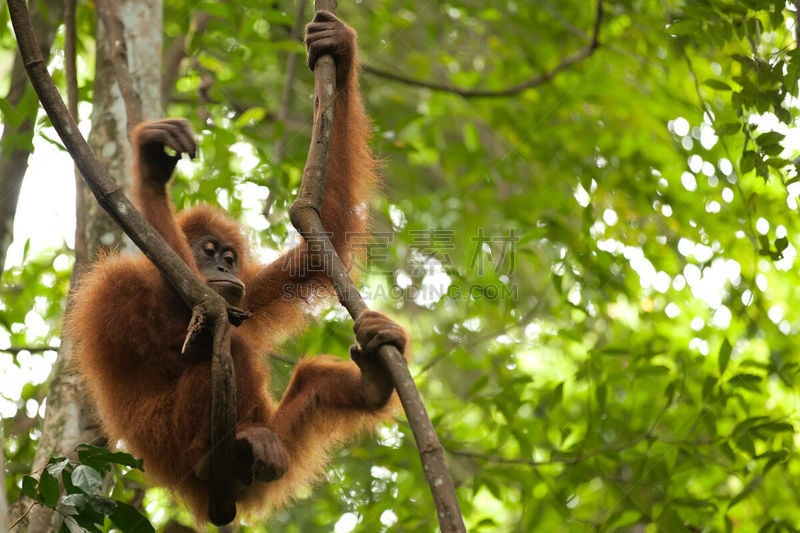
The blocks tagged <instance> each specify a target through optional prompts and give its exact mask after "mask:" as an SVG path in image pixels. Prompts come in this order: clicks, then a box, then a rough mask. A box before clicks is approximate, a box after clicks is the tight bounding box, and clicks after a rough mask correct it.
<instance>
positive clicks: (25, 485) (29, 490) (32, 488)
mask: <svg viewBox="0 0 800 533" xmlns="http://www.w3.org/2000/svg"><path fill="white" fill-rule="evenodd" d="M38 484H39V482H38V481H37V480H36V478H34V477H31V476H25V477H23V478H22V494H24V495H25V496H27V497H28V498H30V499H32V500H35V499H36V487H37V485H38Z"/></svg>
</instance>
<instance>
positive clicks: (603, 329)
mask: <svg viewBox="0 0 800 533" xmlns="http://www.w3.org/2000/svg"><path fill="white" fill-rule="evenodd" d="M167 4H168V5H167V6H166V10H167V11H166V15H165V31H166V34H167V44H169V43H170V42H171V41H172V40H174V39H176V38H179V37H182V36H184V35H188V39H187V41H186V42H187V45H188V51H189V54H190V58H189V59H188V60H187V61H184V63H182V67H181V71H180V77H179V79H178V82H177V84H176V88H175V90H174V92H173V101H172V103H171V105H170V107H169V113H168V114H169V115H171V116H187V117H189V118H190V119H192V120H193V121H194V123H195V128H196V130H197V131H198V132H200V134H201V141H200V147H201V158H200V161H199V162H198V163H197V164H195V165H193V166H191V165H187V166H186V167H185V168H184V167H182V174H181V176H179V178H178V181H177V183H176V186H175V188H174V197H175V198H176V199H177V201H178V203H179V204H180V205H181V206H185V205H189V204H192V203H195V202H198V201H212V202H221V203H223V205H225V206H226V207H227V208H229V209H230V210H231V211H232V212H233V213H234V214H236V215H237V216H238V215H242V216H243V219H244V220H245V221H246V223H247V224H249V225H251V226H253V228H254V232H253V237H254V240H256V241H258V242H259V243H260V244H261V245H263V247H265V248H270V249H280V248H281V247H284V246H287V245H291V243H292V239H291V238H290V235H291V233H290V232H289V231H288V229H287V228H288V222H287V217H286V216H285V215H286V207H287V206H288V204H289V202H291V201H292V199H293V198H294V194H295V193H296V189H297V186H298V184H299V180H300V174H301V172H302V167H303V164H304V161H305V154H306V152H307V150H308V143H309V131H310V116H311V107H312V99H311V90H312V89H311V84H310V81H311V76H310V73H309V72H308V71H307V69H305V68H304V67H303V65H302V61H300V63H299V65H298V71H297V74H296V76H295V77H294V78H293V79H292V80H291V82H292V83H291V85H289V94H290V95H291V96H292V100H291V105H290V106H289V108H288V109H282V108H281V106H282V97H281V96H282V94H283V91H284V88H285V87H286V85H287V76H286V64H287V54H288V53H289V52H291V51H302V47H301V45H300V44H299V43H298V42H296V41H294V40H292V39H291V37H290V34H289V29H290V28H291V25H292V23H293V20H292V18H293V16H294V13H295V10H294V9H295V6H294V5H293V3H291V2H272V3H270V5H269V6H268V7H265V6H264V5H263V2H258V3H257V2H253V1H243V2H237V3H219V2H199V3H198V2H194V3H190V2H183V1H178V2H169V3H167ZM487 4H491V5H487ZM790 4H791V3H790ZM603 5H604V16H603V19H602V22H601V27H600V35H599V43H600V45H599V47H598V48H597V50H595V51H594V52H593V53H592V54H591V55H589V56H588V57H586V58H584V59H582V60H580V61H577V62H575V63H574V64H571V65H569V66H567V67H566V68H563V69H561V70H559V71H558V73H557V74H556V75H555V76H553V77H552V78H550V79H548V80H547V81H546V82H545V83H543V84H542V85H539V86H537V87H535V88H533V89H530V90H526V91H521V92H518V93H516V94H514V95H511V96H505V97H498V98H462V97H459V96H457V95H455V94H453V93H452V92H448V91H446V90H435V89H432V88H429V87H422V86H420V85H415V84H413V83H411V84H404V83H399V82H397V81H393V80H390V79H387V78H385V77H382V76H379V75H376V74H374V73H372V72H371V71H369V70H366V71H365V72H364V73H363V74H362V76H361V81H362V89H363V93H364V99H365V103H366V105H367V108H368V109H369V111H370V114H371V115H372V117H373V124H374V139H373V146H374V148H375V151H376V153H377V154H378V155H379V157H380V158H381V159H382V161H383V163H384V168H383V174H384V176H385V181H386V183H387V187H386V188H385V191H384V192H385V199H384V200H381V201H379V202H378V203H377V205H376V206H375V207H376V212H375V217H374V221H375V224H374V226H375V229H376V239H375V243H374V244H373V247H372V249H371V253H370V261H369V263H368V264H367V265H365V268H363V269H362V270H363V272H362V276H361V279H362V284H363V288H364V292H365V294H367V295H368V296H370V298H371V304H372V305H373V306H375V307H377V308H381V309H383V310H386V311H387V312H389V313H391V314H392V315H393V316H397V317H398V319H399V320H400V322H401V323H403V324H404V325H407V326H408V327H409V329H410V331H411V334H412V337H413V339H414V356H413V361H412V371H413V374H414V376H415V378H416V380H417V382H418V384H419V387H420V389H421V391H422V394H423V398H424V399H425V402H426V405H427V407H428V410H429V412H430V414H431V417H432V418H433V420H434V423H435V425H436V427H437V431H438V433H439V436H440V438H441V440H442V442H443V444H444V446H445V448H446V450H447V452H448V461H449V464H450V466H451V469H452V472H453V475H454V478H455V480H456V483H457V485H458V495H459V498H460V502H461V507H462V510H463V512H464V515H465V519H466V522H467V526H468V528H469V530H470V531H519V532H529V531H551V530H554V529H557V528H562V529H566V530H569V531H584V530H586V531H588V530H600V531H616V530H620V531H625V530H637V531H639V530H646V531H679V530H683V529H690V530H695V529H697V530H700V529H707V530H714V531H717V530H720V531H723V530H726V531H730V530H733V529H736V530H741V531H751V530H752V531H755V530H763V531H784V530H785V531H796V530H798V529H800V510H798V506H797V502H796V495H797V494H798V493H800V457H799V456H798V450H797V442H798V440H797V434H798V428H800V418H798V414H797V412H796V409H795V406H796V405H797V402H798V392H797V388H796V385H795V383H797V380H798V371H800V366H798V364H799V363H800V352H799V351H798V348H797V343H796V342H795V337H796V335H797V332H798V331H800V308H798V306H796V305H794V302H795V301H797V300H798V298H800V270H798V268H797V266H798V265H797V250H798V248H800V238H799V237H798V235H799V230H800V226H799V225H798V216H797V211H798V199H799V198H800V186H798V180H799V179H800V178H798V172H797V168H796V167H797V162H796V158H797V156H798V155H800V154H798V152H799V151H800V144H798V138H799V137H798V135H797V128H796V122H797V118H798V105H797V97H798V77H800V54H799V53H798V47H797V43H796V42H795V41H794V39H795V25H796V24H797V22H796V21H797V13H796V12H795V11H794V7H791V6H789V7H787V3H786V2H783V1H777V0H760V1H744V0H691V1H690V0H686V1H678V0H675V1H668V2H642V1H640V0H606V1H605V2H604V3H603ZM589 6H591V8H589ZM197 10H205V11H206V12H207V13H211V14H213V15H214V17H212V19H211V20H210V21H209V22H208V25H207V28H206V29H205V31H196V28H195V26H193V22H192V21H193V18H192V15H194V14H195V13H196V11H197ZM340 12H341V14H342V16H343V17H344V18H345V19H346V20H348V22H350V23H351V24H352V25H353V26H354V27H355V28H357V29H358V32H359V51H360V55H361V58H362V60H363V61H364V63H365V64H367V65H368V66H371V67H375V68H378V69H381V70H384V71H390V72H392V73H395V74H401V75H403V76H405V77H408V78H412V79H416V80H420V81H425V82H433V83H436V84H439V85H442V86H444V87H447V86H451V87H458V88H460V89H480V90H502V89H505V88H508V87H511V86H514V85H516V84H518V83H522V82H525V81H526V80H529V79H530V78H532V77H534V76H537V75H540V74H542V73H546V72H551V71H552V70H553V69H555V68H556V67H557V66H558V65H560V64H561V63H562V62H563V61H564V60H565V58H568V57H570V55H571V54H573V53H574V52H575V51H577V50H580V49H582V47H584V46H585V45H586V44H587V42H588V39H589V36H590V34H591V31H592V27H593V24H594V22H595V21H594V2H589V3H587V2H585V1H580V2H578V1H572V2H494V3H486V2H476V1H473V0H456V1H451V2H447V3H442V4H430V5H428V6H427V7H424V8H423V6H421V5H420V3H418V2H412V1H410V0H399V1H393V2H381V1H376V2H369V3H356V2H340ZM84 15H85V14H84ZM305 16H306V18H309V17H310V11H309V10H307V12H306V13H305ZM86 18H88V17H85V16H84V19H81V20H85V19H86ZM2 20H4V19H2ZM86 26H88V25H87V24H85V23H84V24H83V26H81V27H82V28H84V29H83V30H82V31H84V30H85V31H84V32H86V31H88V30H87V29H86ZM8 42H9V41H8V37H7V36H4V35H2V34H0V43H2V45H6V44H8ZM89 48H90V47H87V48H86V49H84V50H82V54H84V55H86V54H89V53H90V52H91V50H90V49H89ZM86 59H87V61H86V64H91V61H90V58H89V57H87V58H86ZM82 79H83V80H86V81H85V82H84V83H83V84H82V93H81V94H82V97H83V98H85V99H88V96H89V93H90V91H89V87H90V86H91V85H90V83H89V80H90V79H91V76H90V75H86V74H85V73H84V75H83V77H82ZM206 79H211V80H212V83H211V86H210V88H209V90H208V92H207V95H206V97H201V96H200V93H201V91H200V87H201V85H202V84H203V82H204V80H206ZM0 111H1V112H3V113H4V116H5V115H6V114H8V117H9V120H11V119H13V117H12V113H11V111H10V110H8V109H6V108H5V107H0ZM279 145H280V146H281V149H280V150H279V149H278V148H277V147H278V146H279ZM268 193H269V194H270V195H271V198H272V199H273V200H274V203H273V204H272V205H271V208H272V210H271V213H270V217H269V221H268V222H265V221H264V219H263V217H261V216H260V215H259V214H258V210H259V209H260V202H261V201H262V200H263V199H264V198H266V196H267V194H268ZM254 212H255V213H256V214H253V213H254ZM37 253H38V255H42V256H44V258H43V259H40V258H39V257H38V256H37V254H33V255H29V256H28V257H27V258H26V261H25V265H24V268H21V269H12V271H11V272H10V273H7V274H6V276H5V277H4V279H3V282H4V292H3V301H2V308H0V321H2V329H3V331H4V332H5V334H6V335H7V336H8V342H7V343H6V344H7V345H10V346H25V345H31V344H32V343H34V342H37V343H38V342H44V343H50V341H54V340H55V336H56V335H57V330H58V327H57V321H56V318H57V316H58V313H59V310H60V307H61V302H62V298H63V293H64V284H65V283H66V277H65V275H64V274H63V273H57V274H55V276H56V279H57V281H56V282H55V283H53V278H52V277H50V276H51V275H52V272H51V271H50V270H49V268H50V267H49V265H51V263H52V257H53V255H54V253H52V252H41V251H38V252H37ZM39 279H42V280H48V279H49V280H50V281H49V282H47V283H40V282H39V281H37V280H39ZM9 287H13V288H15V289H16V291H8V290H6V289H7V288H9ZM34 305H37V306H38V307H37V309H38V310H40V311H41V312H42V313H44V315H42V316H44V317H45V319H44V322H45V323H46V324H47V325H48V326H49V328H50V331H51V333H49V334H47V335H43V336H42V338H36V339H31V333H30V332H31V331H32V330H31V328H29V327H26V326H27V325H29V324H30V323H31V320H32V318H31V317H30V315H29V311H30V309H31V308H32V307H33V306H34ZM26 317H27V321H26ZM0 339H2V338H0ZM350 342H351V332H350V324H349V322H348V321H347V320H345V319H344V314H343V313H341V312H338V311H336V312H324V311H323V312H322V313H321V314H320V320H319V324H318V326H316V327H314V328H312V329H311V330H309V331H308V332H307V333H305V334H304V335H302V336H301V337H299V338H297V339H292V342H291V343H289V344H287V345H285V346H282V347H281V348H280V353H278V354H272V355H278V356H280V357H274V358H272V367H273V387H274V392H275V394H276V395H278V394H280V392H281V391H282V390H283V387H284V386H285V384H286V381H287V379H288V375H289V373H290V372H291V368H292V364H293V361H294V360H295V359H296V358H297V357H299V356H300V355H303V354H313V353H319V352H330V353H336V354H340V355H345V354H346V353H347V352H346V350H347V345H348V344H349V343H350ZM17 359H19V357H18V358H17ZM17 359H15V360H13V361H12V363H13V364H14V365H17V364H18V361H17ZM26 360H28V359H26ZM21 397H22V399H21V400H18V399H17V398H14V399H13V401H15V402H17V403H16V405H17V409H18V410H19V411H18V414H17V416H16V417H15V418H13V419H7V420H4V429H5V432H6V436H7V437H8V439H7V442H6V443H5V445H6V457H7V459H8V461H9V463H10V465H13V466H14V467H15V469H12V470H13V471H15V472H16V471H20V470H21V468H20V467H21V466H24V465H25V464H26V461H29V460H30V456H31V455H32V448H33V447H35V446H36V444H37V439H38V436H37V434H36V430H35V429H33V430H31V429H30V425H31V418H34V419H35V418H37V417H38V413H37V412H36V409H32V410H30V411H29V412H30V413H31V414H28V412H26V410H25V407H26V405H25V403H26V402H27V401H28V400H31V399H33V400H36V401H37V402H41V401H42V400H43V397H44V391H43V390H42V388H41V384H39V383H36V384H28V385H27V386H26V387H25V388H24V389H23V391H22V394H21ZM25 479H28V478H22V477H21V475H12V476H10V477H9V479H8V484H7V486H8V488H9V491H10V492H11V493H15V492H14V491H15V490H17V489H18V488H20V487H22V488H24V487H26V486H27V488H26V489H25V490H27V491H30V490H31V487H30V486H29V485H30V483H31V481H25ZM128 479H130V478H128ZM41 483H42V482H41V481H40V482H39V487H38V488H37V489H36V490H38V494H39V496H40V497H41V498H42V501H44V499H45V498H46V497H47V498H50V499H52V493H51V492H48V491H50V490H51V489H47V488H45V489H44V490H42V488H41ZM45 483H51V482H49V481H45ZM26 484H27V485H26ZM153 494H160V493H154V492H153V491H150V492H149V493H148V499H147V500H146V501H148V502H149V503H148V504H147V510H148V514H150V513H152V514H153V517H151V519H152V520H153V522H154V525H155V527H161V526H162V525H163V524H165V523H166V522H167V521H168V520H169V519H171V518H175V519H177V520H180V521H183V522H187V520H186V517H185V513H180V512H179V511H176V510H175V509H176V508H175V506H171V505H169V504H164V501H166V498H167V497H166V496H164V495H161V496H159V497H156V496H153ZM122 499H123V500H124V498H122ZM156 512H157V513H158V519H157V520H156V518H155V516H156ZM434 517H435V511H434V508H433V504H432V502H431V498H430V494H429V491H428V488H427V486H426V483H425V481H424V476H423V475H422V473H421V469H420V464H419V458H418V455H417V451H416V449H415V446H414V443H413V437H412V435H411V434H410V430H409V429H408V427H407V426H406V424H405V423H404V422H403V421H402V418H401V419H400V421H399V422H398V424H397V425H396V426H394V427H389V428H386V429H385V430H382V431H381V432H379V435H378V436H377V438H376V439H364V440H362V441H360V442H358V443H355V444H353V445H352V446H351V447H348V448H347V449H345V450H344V451H342V452H341V453H340V454H339V455H338V456H337V457H336V458H335V460H334V462H333V463H332V466H331V469H330V472H329V476H328V482H327V483H324V484H322V485H321V486H319V487H318V488H317V489H316V490H315V491H314V492H313V493H310V494H304V495H301V497H300V498H299V499H298V501H297V502H296V503H295V504H294V505H293V506H292V507H290V508H289V509H286V510H283V511H281V512H279V513H277V514H276V515H275V516H273V517H271V518H270V520H269V521H268V523H266V524H265V525H264V524H258V525H253V526H250V527H247V528H245V530H246V531H251V530H252V531H263V530H282V531H303V532H306V531H330V530H332V529H333V528H334V525H335V524H338V527H337V531H348V530H355V531H383V530H392V529H396V530H402V531H406V530H413V529H419V530H421V531H429V530H432V528H433V526H432V525H431V524H433V521H434ZM187 523H188V522H187Z"/></svg>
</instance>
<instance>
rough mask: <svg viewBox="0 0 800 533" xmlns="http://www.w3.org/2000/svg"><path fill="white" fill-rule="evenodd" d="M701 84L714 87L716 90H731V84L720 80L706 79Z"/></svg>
mask: <svg viewBox="0 0 800 533" xmlns="http://www.w3.org/2000/svg"><path fill="white" fill-rule="evenodd" d="M703 85H705V86H706V87H711V88H712V89H716V90H718V91H730V90H731V86H730V85H728V84H727V83H725V82H724V81H721V80H715V79H707V80H705V81H704V82H703Z"/></svg>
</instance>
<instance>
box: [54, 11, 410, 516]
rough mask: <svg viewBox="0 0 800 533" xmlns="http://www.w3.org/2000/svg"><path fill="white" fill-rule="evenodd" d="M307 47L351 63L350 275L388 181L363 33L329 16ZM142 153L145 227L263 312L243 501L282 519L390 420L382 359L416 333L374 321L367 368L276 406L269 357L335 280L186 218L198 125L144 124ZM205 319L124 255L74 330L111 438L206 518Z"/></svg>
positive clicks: (245, 339)
mask: <svg viewBox="0 0 800 533" xmlns="http://www.w3.org/2000/svg"><path fill="white" fill-rule="evenodd" d="M306 46H307V49H308V62H309V66H310V67H311V68H312V69H313V68H314V65H315V63H316V61H317V59H318V58H319V57H321V56H322V55H326V54H331V55H332V56H333V57H334V61H335V64H336V77H337V92H336V101H335V114H336V123H335V126H334V131H333V138H332V144H331V148H330V162H329V173H328V179H327V185H326V190H325V197H324V201H323V205H322V212H321V217H322V221H323V224H324V225H325V228H326V229H327V231H329V232H331V234H332V241H333V243H334V246H335V247H336V250H337V252H338V253H339V255H340V257H341V258H342V259H343V260H344V261H345V262H346V263H347V260H348V258H350V256H351V255H352V253H353V252H354V250H353V247H352V246H351V242H349V239H348V236H350V235H356V234H361V235H363V233H364V232H365V231H366V230H367V227H366V220H365V214H364V212H365V208H364V204H365V202H366V201H367V200H368V197H369V193H370V190H371V185H372V184H373V183H374V181H375V162H374V160H373V158H372V156H371V153H370V150H369V148H368V146H367V139H368V136H369V135H368V134H369V124H368V119H367V116H366V113H365V111H364V108H363V106H362V104H361V101H360V93H359V88H358V80H357V72H358V61H357V59H356V34H355V32H354V31H353V30H352V29H351V28H350V27H348V26H346V25H345V24H344V23H343V22H341V21H340V20H339V19H337V18H336V17H335V16H334V15H332V14H330V13H327V12H318V13H317V14H316V16H315V18H314V21H313V22H312V23H311V24H310V25H309V26H308V27H307V29H306ZM132 143H133V151H134V160H135V162H134V178H135V180H134V186H133V196H134V200H135V202H136V203H137V204H138V206H139V207H140V209H141V210H142V213H143V214H144V216H145V217H146V218H147V220H148V221H149V222H150V223H151V224H152V225H153V226H154V227H155V228H156V229H157V230H158V231H159V232H160V233H161V235H162V236H163V237H164V239H166V241H167V242H168V243H169V244H170V246H172V248H173V249H174V250H175V251H176V252H177V253H178V254H179V255H180V256H181V257H182V258H183V259H184V260H185V261H186V263H187V264H188V265H189V266H191V267H192V269H194V270H195V272H196V273H197V274H198V275H199V276H200V277H201V279H204V280H205V281H206V283H208V285H209V286H210V287H212V288H213V289H214V290H215V291H217V292H218V293H219V294H220V295H222V296H223V297H224V298H225V299H226V300H227V301H228V303H230V304H231V305H233V306H237V307H241V308H243V309H245V310H247V311H250V312H251V313H252V317H251V318H249V319H247V320H245V322H244V323H243V324H242V325H241V326H240V327H238V328H233V329H232V335H231V353H232V356H233V361H234V367H235V374H236V391H237V396H236V398H237V405H236V409H237V425H236V465H235V470H236V473H237V489H238V490H237V499H239V500H241V505H240V509H241V510H243V511H244V512H246V513H247V512H250V513H252V512H257V513H260V512H265V511H270V510H272V509H274V508H276V507H279V506H281V505H284V504H286V503H287V501H288V499H289V498H290V497H291V495H292V494H293V493H294V492H296V491H297V489H299V488H301V487H304V486H307V485H309V484H310V483H312V482H313V481H315V480H317V479H318V478H320V477H321V476H322V475H323V473H324V467H325V465H326V462H327V460H328V458H329V456H330V454H331V451H332V450H334V449H335V447H336V446H337V445H340V444H342V443H343V442H345V441H347V440H349V439H351V438H352V437H354V436H355V435H357V434H358V433H360V432H362V431H365V430H371V429H373V428H375V427H376V426H377V425H378V424H380V423H381V422H382V421H385V420H386V419H387V417H388V416H390V413H391V411H392V406H391V403H392V402H390V401H389V400H390V398H391V396H392V391H393V386H392V382H391V379H390V377H389V376H388V374H387V371H386V369H385V368H384V367H383V365H382V363H381V362H380V360H379V359H378V356H377V352H378V349H379V348H380V347H381V346H382V345H383V344H392V345H394V346H396V347H397V348H398V349H399V350H400V351H401V352H402V351H403V350H404V348H405V345H406V333H405V332H404V330H403V329H402V328H401V327H400V326H398V325H397V324H395V323H394V322H392V321H391V320H390V319H388V318H387V317H385V316H384V315H382V314H380V313H377V312H366V313H364V314H363V315H361V316H360V317H359V318H358V320H356V322H355V325H354V329H355V337H356V343H357V344H356V346H354V347H353V348H352V349H351V352H350V353H351V357H352V361H343V360H340V359H339V358H337V357H334V356H319V357H315V358H309V359H304V360H302V361H300V363H299V364H298V365H297V368H296V369H295V371H294V374H293V376H292V378H291V381H290V383H289V385H288V387H287V389H286V391H285V393H284V394H283V397H282V399H281V401H280V402H279V403H276V402H275V401H274V400H273V399H272V398H271V397H270V394H269V392H268V384H269V375H268V373H267V370H266V368H265V367H264V366H263V365H262V363H261V359H262V357H263V356H264V355H265V354H266V353H267V352H269V351H270V349H272V348H273V347H274V346H275V345H276V344H277V343H278V342H280V341H281V340H282V339H285V338H286V337H287V336H288V335H291V334H294V333H296V332H298V331H299V330H300V328H302V327H303V326H304V307H306V306H307V305H308V302H307V300H306V299H304V298H299V297H298V296H297V294H299V293H303V294H308V293H309V292H313V291H309V290H308V289H310V288H311V289H315V290H317V291H318V292H319V290H323V291H324V290H326V289H327V288H328V285H327V281H326V280H325V277H324V273H323V272H320V271H319V269H316V270H315V269H313V268H309V265H307V261H306V260H307V259H308V257H307V251H306V245H305V243H304V244H302V245H300V246H298V247H296V248H294V249H292V250H291V251H289V252H288V253H286V254H285V255H284V256H283V257H281V258H279V259H278V260H276V261H275V262H273V263H271V264H268V265H261V264H258V263H256V262H255V261H254V260H253V258H252V257H251V255H250V247H249V245H248V243H247V242H246V240H245V238H244V237H243V231H242V227H241V226H240V225H239V224H238V223H237V222H235V221H233V220H231V219H230V218H228V216H227V215H226V214H225V213H223V212H222V211H220V210H219V209H216V208H212V207H209V206H197V207H193V208H191V209H188V210H185V211H183V212H181V213H179V214H177V215H175V214H174V212H173V206H172V202H171V200H170V198H169V193H168V190H167V186H166V184H167V182H168V181H169V179H170V177H171V175H172V172H173V170H174V168H175V164H176V162H177V161H178V159H179V158H180V157H181V155H182V154H188V155H189V156H191V157H193V156H194V155H195V151H196V146H195V140H194V135H193V133H192V131H191V128H190V127H189V124H188V122H186V121H185V120H180V119H167V120H159V121H155V122H147V123H144V124H141V125H139V126H138V127H137V128H136V129H135V130H134V132H133V136H132ZM165 148H168V149H170V150H172V152H174V154H175V155H170V154H168V153H167V152H165ZM353 240H354V241H358V240H362V239H353ZM303 288H304V289H305V290H298V289H303ZM327 292H328V293H329V292H330V291H327ZM190 315H191V313H190V310H189V309H187V308H186V305H185V304H184V303H183V301H182V300H181V299H180V298H179V297H178V295H177V293H176V292H175V291H174V290H173V289H172V288H171V287H170V286H169V285H168V283H167V282H166V281H165V280H164V278H163V277H162V276H161V274H160V273H159V272H158V270H157V269H156V267H155V266H153V264H152V263H151V262H150V261H149V260H148V259H147V258H146V257H144V256H138V257H126V256H110V257H107V258H105V259H103V260H101V261H100V262H99V263H98V264H97V265H96V266H95V268H94V269H93V270H92V271H91V272H90V273H88V274H87V275H86V276H85V277H84V278H83V279H82V280H81V284H80V286H79V288H78V290H77V291H76V292H75V296H74V300H73V302H72V310H71V313H70V316H69V323H68V324H69V330H70V331H71V333H72V337H73V339H74V341H75V344H76V352H75V353H76V358H77V363H78V367H79V369H80V372H81V373H82V375H83V377H84V378H85V383H86V386H87V389H88V392H89V393H90V395H91V398H92V399H93V401H94V403H95V405H96V407H97V409H98V412H99V415H100V417H101V419H102V422H103V427H104V430H105V432H106V433H107V435H108V437H110V438H111V439H113V440H117V439H121V440H124V441H125V443H126V445H127V447H128V448H129V449H130V451H131V452H132V453H133V454H135V455H137V456H139V457H142V458H143V459H144V468H145V471H146V473H147V474H148V475H149V476H150V477H152V478H153V479H154V480H155V481H156V482H158V483H159V484H162V485H165V486H166V487H169V488H170V489H172V490H173V491H175V492H176V493H178V495H179V496H181V497H182V498H183V499H184V500H185V501H186V503H187V504H188V506H189V508H190V509H191V510H192V511H193V512H194V513H195V514H196V515H197V516H198V517H205V516H206V515H207V510H208V494H209V487H208V485H209V483H208V460H207V456H208V454H209V439H210V408H211V397H210V395H211V371H210V356H211V353H210V342H204V341H203V340H197V341H195V342H194V344H193V345H192V346H191V349H190V351H189V353H184V354H181V347H182V344H183V342H184V337H185V335H186V330H187V325H188V323H189V319H190Z"/></svg>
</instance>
